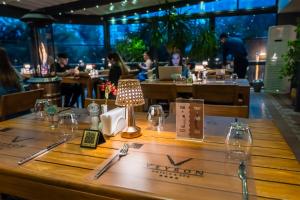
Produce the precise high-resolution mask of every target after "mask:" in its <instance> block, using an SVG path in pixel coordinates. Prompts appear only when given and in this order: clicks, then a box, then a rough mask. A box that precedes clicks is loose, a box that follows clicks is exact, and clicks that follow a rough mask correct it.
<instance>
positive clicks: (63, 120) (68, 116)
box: [57, 112, 78, 140]
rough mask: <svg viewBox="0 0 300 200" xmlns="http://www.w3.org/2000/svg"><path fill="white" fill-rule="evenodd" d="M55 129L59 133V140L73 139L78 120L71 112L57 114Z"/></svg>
mask: <svg viewBox="0 0 300 200" xmlns="http://www.w3.org/2000/svg"><path fill="white" fill-rule="evenodd" d="M57 128H58V130H59V133H60V138H63V139H66V140H70V139H72V138H74V137H75V136H76V133H77V131H78V120H77V116H76V114H75V113H73V112H68V113H61V114H59V116H58V123H57Z"/></svg>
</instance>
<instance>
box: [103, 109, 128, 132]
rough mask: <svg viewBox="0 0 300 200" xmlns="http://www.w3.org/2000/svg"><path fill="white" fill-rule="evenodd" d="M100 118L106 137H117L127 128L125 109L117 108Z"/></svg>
mask: <svg viewBox="0 0 300 200" xmlns="http://www.w3.org/2000/svg"><path fill="white" fill-rule="evenodd" d="M100 118H101V122H102V133H103V134H104V135H107V136H115V135H116V134H117V133H119V132H121V131H122V130H123V129H124V128H125V125H126V119H125V108H115V109H113V110H110V111H109V112H106V113H104V114H102V115H101V116H100Z"/></svg>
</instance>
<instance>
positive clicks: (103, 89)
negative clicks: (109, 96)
mask: <svg viewBox="0 0 300 200" xmlns="http://www.w3.org/2000/svg"><path fill="white" fill-rule="evenodd" d="M100 91H102V92H103V91H105V84H104V83H101V85H100Z"/></svg>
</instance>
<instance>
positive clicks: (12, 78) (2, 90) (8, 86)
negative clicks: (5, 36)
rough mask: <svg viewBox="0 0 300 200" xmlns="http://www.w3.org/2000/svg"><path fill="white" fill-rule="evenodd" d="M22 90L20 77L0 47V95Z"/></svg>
mask: <svg viewBox="0 0 300 200" xmlns="http://www.w3.org/2000/svg"><path fill="white" fill-rule="evenodd" d="M20 91H24V87H23V84H22V78H21V76H20V75H19V74H18V72H17V71H16V70H15V68H14V67H13V66H12V65H11V63H10V61H9V59H8V55H7V53H6V51H5V50H4V49H2V48H0V96H2V95H5V94H10V93H15V92H20Z"/></svg>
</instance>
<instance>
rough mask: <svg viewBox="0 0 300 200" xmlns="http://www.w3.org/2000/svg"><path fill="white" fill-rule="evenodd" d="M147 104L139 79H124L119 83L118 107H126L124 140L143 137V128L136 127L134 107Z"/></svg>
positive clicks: (122, 134)
mask: <svg viewBox="0 0 300 200" xmlns="http://www.w3.org/2000/svg"><path fill="white" fill-rule="evenodd" d="M143 104H145V100H144V97H143V92H142V89H141V85H140V81H139V80H137V79H122V80H119V82H118V93H117V98H116V105H117V106H125V107H126V120H127V125H126V127H125V129H124V130H123V131H122V133H121V136H122V137H124V138H136V137H139V136H141V135H142V133H141V128H139V127H137V126H136V125H135V117H134V106H141V105H143Z"/></svg>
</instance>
